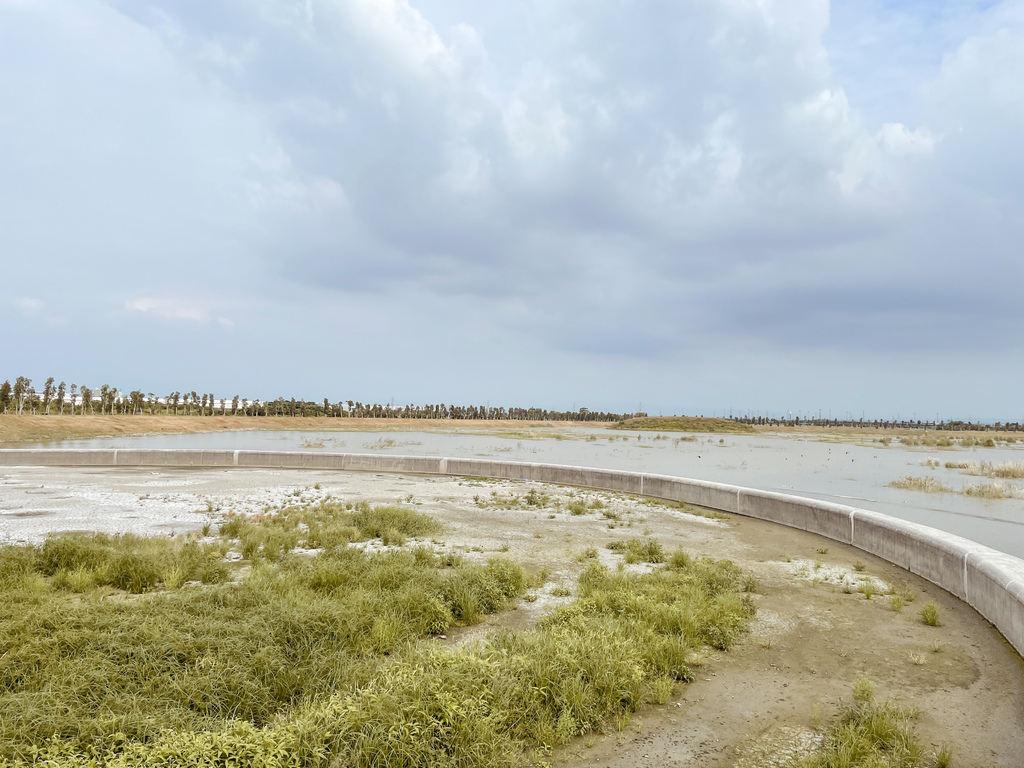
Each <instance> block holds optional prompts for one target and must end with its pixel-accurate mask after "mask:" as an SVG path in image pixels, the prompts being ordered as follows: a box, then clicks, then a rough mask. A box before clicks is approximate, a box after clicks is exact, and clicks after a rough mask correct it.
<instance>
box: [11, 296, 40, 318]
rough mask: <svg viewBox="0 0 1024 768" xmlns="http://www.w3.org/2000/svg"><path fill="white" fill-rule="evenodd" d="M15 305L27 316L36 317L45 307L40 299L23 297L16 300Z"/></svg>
mask: <svg viewBox="0 0 1024 768" xmlns="http://www.w3.org/2000/svg"><path fill="white" fill-rule="evenodd" d="M14 305H15V306H16V307H18V309H20V310H21V311H22V312H24V313H25V314H26V315H34V314H36V313H38V312H40V311H41V310H42V309H43V307H44V306H45V305H44V304H43V302H42V301H40V300H39V299H33V298H29V297H28V296H22V297H19V298H17V299H15V300H14Z"/></svg>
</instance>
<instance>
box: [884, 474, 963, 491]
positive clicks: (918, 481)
mask: <svg viewBox="0 0 1024 768" xmlns="http://www.w3.org/2000/svg"><path fill="white" fill-rule="evenodd" d="M889 487H890V488H899V489H900V490H903V491H924V492H925V493H956V489H954V488H950V487H949V486H948V485H945V484H944V483H943V482H942V481H941V480H937V479H935V478H934V477H912V476H910V475H907V476H905V477H901V478H900V479H899V480H893V481H892V482H891V483H889Z"/></svg>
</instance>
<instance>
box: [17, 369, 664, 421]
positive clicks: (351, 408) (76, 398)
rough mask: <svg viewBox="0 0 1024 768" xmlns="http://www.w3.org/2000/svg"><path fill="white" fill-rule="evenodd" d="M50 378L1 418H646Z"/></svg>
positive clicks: (23, 386) (26, 384)
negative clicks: (150, 388)
mask: <svg viewBox="0 0 1024 768" xmlns="http://www.w3.org/2000/svg"><path fill="white" fill-rule="evenodd" d="M54 381H55V379H54V378H53V377H52V376H51V377H50V378H48V379H47V380H46V383H45V384H44V385H43V388H42V390H41V391H40V390H37V389H36V388H35V387H34V386H33V385H32V379H29V378H26V377H24V376H18V377H17V378H16V379H15V380H14V384H11V382H10V380H9V379H8V380H7V381H5V382H4V383H3V384H0V413H16V414H24V413H28V414H44V415H49V414H59V415H62V416H63V415H65V414H68V415H72V416H79V415H89V416H94V415H131V416H135V415H170V416H307V417H324V418H373V419H467V420H469V419H512V420H521V421H623V420H625V419H632V418H636V417H641V416H646V415H647V414H646V413H606V412H604V411H591V410H589V409H587V408H580V409H579V410H578V411H552V410H548V409H546V408H502V407H491V406H489V405H445V404H444V403H441V404H439V405H404V406H394V405H380V404H379V403H374V404H372V405H370V404H367V403H360V402H358V401H353V400H338V401H336V402H331V400H330V398H327V397H325V398H324V399H323V402H319V401H315V400H304V399H298V400H297V399H296V398H294V397H292V398H284V397H278V398H277V399H275V400H259V399H253V400H250V399H248V398H245V397H241V398H240V397H239V396H238V395H235V396H234V397H232V398H230V399H228V398H220V399H218V398H216V397H214V395H213V393H212V392H210V393H202V394H200V393H197V392H196V391H195V390H193V391H191V392H178V391H175V392H170V393H168V394H166V395H157V394H156V393H153V392H143V391H141V390H137V389H136V390H132V391H131V392H128V393H127V394H126V393H123V392H122V391H121V390H119V389H118V388H117V387H112V386H110V385H109V384H104V385H102V386H100V387H98V388H96V389H91V388H89V387H87V386H84V385H82V386H79V385H77V384H71V385H70V386H69V385H67V384H65V382H63V381H61V382H60V383H57V384H55V383H54Z"/></svg>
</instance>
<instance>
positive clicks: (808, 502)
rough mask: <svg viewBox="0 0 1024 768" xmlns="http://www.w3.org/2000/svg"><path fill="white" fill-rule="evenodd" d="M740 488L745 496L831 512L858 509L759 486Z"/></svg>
mask: <svg viewBox="0 0 1024 768" xmlns="http://www.w3.org/2000/svg"><path fill="white" fill-rule="evenodd" d="M739 490H740V491H741V492H742V493H743V495H744V496H746V497H748V498H752V499H770V500H771V501H784V502H787V503H789V504H802V505H804V506H808V507H814V508H816V509H824V510H828V511H829V512H838V513H840V514H844V515H849V514H852V513H854V512H856V511H858V508H857V507H851V506H850V505H848V504H837V503H836V502H834V501H822V500H821V499H812V498H808V497H807V496H794V495H793V494H791V493H779V492H778V491H762V490H759V489H757V488H740V489H739Z"/></svg>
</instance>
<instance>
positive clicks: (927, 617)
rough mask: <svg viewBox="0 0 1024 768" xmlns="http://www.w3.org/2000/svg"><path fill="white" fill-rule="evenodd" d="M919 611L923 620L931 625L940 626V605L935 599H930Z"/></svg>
mask: <svg viewBox="0 0 1024 768" xmlns="http://www.w3.org/2000/svg"><path fill="white" fill-rule="evenodd" d="M918 613H919V614H920V616H921V621H923V622H924V623H925V624H927V625H928V626H929V627H937V626H939V606H938V604H937V603H936V602H935V601H934V600H929V601H928V602H927V603H925V604H924V605H922V606H921V610H920V611H919V612H918Z"/></svg>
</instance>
